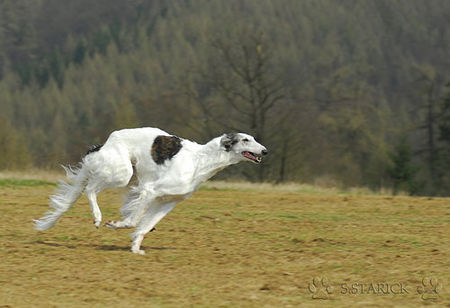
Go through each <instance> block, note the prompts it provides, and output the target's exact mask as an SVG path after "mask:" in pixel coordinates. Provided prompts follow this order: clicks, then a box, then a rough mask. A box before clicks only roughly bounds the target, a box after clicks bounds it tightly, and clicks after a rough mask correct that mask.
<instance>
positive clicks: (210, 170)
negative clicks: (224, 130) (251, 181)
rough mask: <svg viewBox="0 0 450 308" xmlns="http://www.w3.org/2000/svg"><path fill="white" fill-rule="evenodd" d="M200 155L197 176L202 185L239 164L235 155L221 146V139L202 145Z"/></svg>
mask: <svg viewBox="0 0 450 308" xmlns="http://www.w3.org/2000/svg"><path fill="white" fill-rule="evenodd" d="M198 155H199V158H200V159H199V160H198V166H197V176H198V179H199V180H200V181H201V182H200V183H202V182H205V181H207V180H208V179H210V178H211V177H212V176H214V175H215V174H216V173H217V172H219V171H220V170H222V169H224V168H225V167H227V166H230V165H233V164H236V163H238V162H239V159H237V158H236V156H235V155H233V154H232V153H230V152H227V151H225V149H224V148H223V147H222V146H221V145H220V137H217V138H214V139H212V140H211V141H209V142H208V143H206V144H204V145H201V146H200V149H199V151H198Z"/></svg>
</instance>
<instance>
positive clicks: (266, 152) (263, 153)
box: [261, 149, 269, 155]
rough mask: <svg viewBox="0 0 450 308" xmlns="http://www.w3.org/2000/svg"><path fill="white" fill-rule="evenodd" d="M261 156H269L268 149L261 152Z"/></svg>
mask: <svg viewBox="0 0 450 308" xmlns="http://www.w3.org/2000/svg"><path fill="white" fill-rule="evenodd" d="M261 154H262V155H267V154H269V151H267V149H264V150H262V151H261Z"/></svg>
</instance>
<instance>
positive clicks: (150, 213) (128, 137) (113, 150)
mask: <svg viewBox="0 0 450 308" xmlns="http://www.w3.org/2000/svg"><path fill="white" fill-rule="evenodd" d="M265 154H267V149H266V148H265V147H264V146H263V145H261V144H259V143H258V142H256V141H255V139H254V138H253V137H252V136H250V135H247V134H243V133H237V134H225V135H222V136H219V137H217V138H214V139H212V140H211V141H209V142H208V143H206V144H204V145H201V144H197V143H195V142H192V141H189V140H186V139H182V138H179V137H176V136H173V135H169V134H168V133H166V132H164V131H162V130H160V129H158V128H150V127H146V128H135V129H123V130H119V131H115V132H113V133H111V135H110V136H109V138H108V140H107V141H106V143H105V144H104V145H102V146H97V147H94V148H92V149H91V150H89V151H88V152H87V154H86V156H85V157H84V158H83V160H82V162H81V164H80V167H79V168H78V169H75V170H74V169H71V168H66V167H64V169H65V170H66V173H67V178H68V179H69V180H70V181H71V182H72V184H68V183H65V182H60V183H59V189H58V190H57V192H56V194H55V195H53V196H51V197H50V207H52V208H53V210H50V211H48V212H47V213H46V216H44V217H42V218H41V219H39V220H35V227H36V229H37V230H47V229H49V228H51V227H53V226H54V225H55V223H56V221H57V220H58V219H59V218H60V217H61V216H62V214H63V213H64V212H66V211H67V210H68V209H69V208H70V207H71V206H72V205H73V204H74V203H75V202H76V201H77V200H78V198H79V197H80V196H81V194H82V193H83V191H84V192H85V193H86V196H87V198H88V199H89V203H90V206H91V210H92V214H93V216H94V224H95V226H96V227H97V228H98V227H99V226H100V223H101V220H102V213H101V211H100V208H99V206H98V204H97V194H98V193H99V192H100V191H102V190H103V189H105V188H117V187H124V186H127V185H128V183H129V181H130V179H131V177H132V176H133V168H134V170H135V174H136V177H137V180H138V184H137V185H136V186H134V187H132V188H131V189H130V191H129V193H128V195H127V198H126V200H125V202H124V204H123V205H122V207H121V209H120V212H121V214H122V217H123V220H122V221H117V222H115V221H110V222H107V223H106V224H105V226H107V227H110V228H113V229H116V228H132V227H136V231H135V232H134V233H133V234H132V238H133V242H132V246H131V251H132V252H134V253H138V254H145V252H144V251H143V250H141V249H140V247H141V243H142V240H143V239H144V235H145V234H146V233H148V232H150V231H152V230H153V229H154V227H155V225H156V224H157V223H158V222H159V221H160V220H161V219H162V218H163V217H164V216H166V215H167V214H168V213H169V212H170V211H171V210H172V209H173V208H174V206H175V204H176V203H177V202H179V201H182V200H184V199H186V198H188V197H189V196H191V195H192V194H193V193H194V192H195V191H196V190H197V189H198V188H199V186H200V184H201V183H203V182H205V181H206V180H208V179H209V178H211V177H212V176H213V175H214V174H216V173H217V172H219V171H220V170H222V169H224V168H225V167H227V166H229V165H232V164H236V163H238V162H240V161H243V160H249V161H252V162H255V163H260V162H261V158H262V155H265Z"/></svg>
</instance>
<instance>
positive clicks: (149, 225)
mask: <svg viewBox="0 0 450 308" xmlns="http://www.w3.org/2000/svg"><path fill="white" fill-rule="evenodd" d="M154 202H155V203H156V204H150V205H149V208H148V209H147V212H146V213H145V214H144V216H143V217H142V219H141V221H140V222H139V224H138V226H137V229H136V231H135V232H134V233H133V235H132V237H133V243H132V244H131V251H132V252H133V253H136V254H140V255H144V254H145V251H144V250H142V249H141V244H142V240H143V239H144V236H145V235H146V234H147V233H148V232H150V231H152V230H153V229H154V227H155V226H156V224H157V223H158V222H159V221H160V220H161V219H163V218H164V216H166V215H167V214H168V213H169V212H170V211H171V210H172V209H173V208H174V207H175V204H176V202H171V203H163V204H161V203H157V201H154Z"/></svg>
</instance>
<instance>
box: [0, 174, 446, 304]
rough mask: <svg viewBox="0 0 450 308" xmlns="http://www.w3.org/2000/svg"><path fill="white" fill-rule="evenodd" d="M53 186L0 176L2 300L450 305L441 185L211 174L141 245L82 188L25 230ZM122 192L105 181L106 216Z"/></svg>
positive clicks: (39, 213)
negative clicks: (251, 179) (431, 192)
mask: <svg viewBox="0 0 450 308" xmlns="http://www.w3.org/2000/svg"><path fill="white" fill-rule="evenodd" d="M54 189H55V186H54V185H53V184H52V181H51V180H48V181H43V180H24V179H14V180H7V179H0V213H1V217H2V223H1V224H0V239H1V246H0V258H1V262H0V307H37V306H42V307H53V306H54V307H61V306H62V307H66V306H67V307H70V306H86V307H102V306H111V307H132V306H143V307H152V306H155V307H156V306H158V307H159V306H198V307H216V306H225V307H226V306H229V307H232V306H233V307H236V306H239V307H241V306H243V307H247V306H248V307H260V306H263V307H264V306H266V307H290V306H292V307H297V306H300V305H301V306H306V307H315V306H353V305H359V306H362V307H382V306H388V307H389V306H404V307H413V306H425V305H429V306H444V307H445V306H447V307H450V297H449V292H448V289H449V281H450V280H449V268H450V262H449V255H450V247H449V244H450V241H449V237H450V236H449V234H450V228H449V225H450V199H443V198H411V197H404V196H402V197H391V196H379V195H369V194H356V193H340V192H338V191H326V190H323V191H322V190H314V189H304V188H301V187H295V186H292V187H288V188H286V189H283V187H271V186H269V185H266V186H252V185H240V184H235V185H228V186H227V185H216V186H215V185H208V186H205V187H204V188H202V189H201V190H200V191H198V192H197V193H196V194H194V196H193V197H191V198H190V199H188V200H186V201H184V202H182V203H180V204H178V205H177V207H176V208H175V209H174V211H173V212H172V213H170V214H169V215H168V216H167V217H166V218H165V219H163V220H162V221H161V222H160V223H159V224H158V226H157V227H156V229H157V230H156V231H155V232H153V233H151V234H149V235H148V236H147V237H146V238H145V239H144V243H143V246H144V249H146V251H147V255H145V256H139V255H134V254H132V253H131V252H129V246H130V238H129V233H130V230H110V229H106V228H100V229H99V230H97V229H95V227H94V226H93V224H92V217H91V214H90V210H89V205H88V203H87V200H86V198H84V197H83V198H81V199H80V200H79V201H78V202H77V204H76V205H75V206H74V207H73V208H72V209H71V210H70V211H68V212H67V213H66V214H65V216H63V217H62V218H61V220H60V221H59V223H58V224H57V225H56V227H55V228H53V229H51V230H48V231H46V232H37V231H34V230H33V226H32V223H31V220H32V219H33V218H38V217H40V216H42V215H43V214H44V212H45V211H46V210H47V207H48V206H47V202H48V195H49V194H51V193H52V192H53V190H54ZM121 194H123V191H119V190H114V191H107V192H104V193H102V194H100V198H99V204H100V206H101V208H102V211H103V216H104V220H109V219H118V218H119V212H118V209H119V206H120V202H121V201H122V197H121ZM315 277H316V279H314V281H313V278H315Z"/></svg>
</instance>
